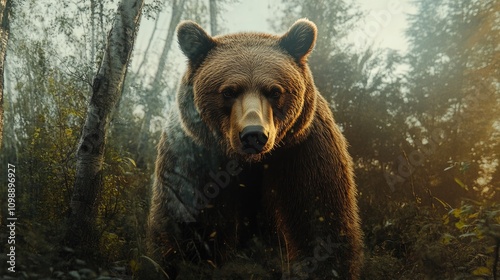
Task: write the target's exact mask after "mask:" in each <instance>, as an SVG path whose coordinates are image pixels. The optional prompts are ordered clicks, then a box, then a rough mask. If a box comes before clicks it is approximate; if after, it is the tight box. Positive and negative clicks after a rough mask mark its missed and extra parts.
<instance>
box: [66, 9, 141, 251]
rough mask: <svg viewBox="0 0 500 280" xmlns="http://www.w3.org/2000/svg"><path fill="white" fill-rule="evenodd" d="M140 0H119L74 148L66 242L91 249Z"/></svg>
mask: <svg viewBox="0 0 500 280" xmlns="http://www.w3.org/2000/svg"><path fill="white" fill-rule="evenodd" d="M143 5H144V0H122V1H121V3H120V5H119V7H118V13H117V14H116V16H115V19H114V22H113V26H112V28H111V30H110V32H109V34H108V39H107V46H106V50H105V53H104V58H103V60H102V64H101V66H100V68H99V70H98V73H97V74H96V75H95V77H94V82H93V86H92V97H91V99H90V103H89V106H88V111H87V119H86V121H85V125H84V127H83V132H82V137H81V139H80V143H79V146H78V150H77V162H76V178H75V187H74V190H73V197H72V200H71V204H70V208H71V215H70V218H69V223H68V225H69V228H68V233H67V236H66V237H67V238H66V240H67V242H68V244H69V245H73V246H77V247H79V248H80V249H83V251H86V252H92V249H93V247H94V246H95V245H96V244H98V242H96V241H97V234H96V229H95V217H96V210H97V205H98V204H97V201H98V194H99V192H100V190H101V188H102V165H103V161H104V146H105V139H106V134H107V130H108V125H109V123H110V120H111V117H112V114H113V111H114V109H115V107H116V104H117V103H118V101H119V100H120V97H121V92H122V86H123V82H124V80H125V75H126V73H127V66H128V63H129V60H130V57H131V54H132V49H133V46H134V41H135V38H136V35H137V30H138V25H139V21H140V17H141V12H142V7H143Z"/></svg>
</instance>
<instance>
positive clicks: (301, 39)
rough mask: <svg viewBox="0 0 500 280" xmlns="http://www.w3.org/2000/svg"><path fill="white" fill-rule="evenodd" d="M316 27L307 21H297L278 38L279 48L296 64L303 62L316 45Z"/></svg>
mask: <svg viewBox="0 0 500 280" xmlns="http://www.w3.org/2000/svg"><path fill="white" fill-rule="evenodd" d="M316 34H317V28H316V25H315V24H314V23H313V22H312V21H309V20H307V19H299V20H297V21H296V22H295V23H294V24H293V25H292V27H290V30H288V32H287V33H285V34H284V35H283V36H281V38H280V42H279V44H280V46H281V47H282V48H283V49H285V50H286V51H287V52H288V53H289V54H290V55H291V56H293V57H294V58H295V59H296V60H297V62H299V63H302V62H305V60H306V58H307V56H308V55H309V54H310V53H311V51H312V49H313V47H314V44H315V43H316Z"/></svg>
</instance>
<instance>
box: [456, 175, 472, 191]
mask: <svg viewBox="0 0 500 280" xmlns="http://www.w3.org/2000/svg"><path fill="white" fill-rule="evenodd" d="M455 182H456V183H457V184H458V185H459V186H460V187H462V188H463V189H465V190H466V191H468V190H469V187H467V185H466V184H465V183H464V182H462V181H460V179H458V178H455Z"/></svg>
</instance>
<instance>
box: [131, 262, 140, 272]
mask: <svg viewBox="0 0 500 280" xmlns="http://www.w3.org/2000/svg"><path fill="white" fill-rule="evenodd" d="M130 269H131V270H132V272H137V270H139V263H138V262H137V261H136V260H130Z"/></svg>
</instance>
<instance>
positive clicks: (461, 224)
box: [455, 221, 467, 229]
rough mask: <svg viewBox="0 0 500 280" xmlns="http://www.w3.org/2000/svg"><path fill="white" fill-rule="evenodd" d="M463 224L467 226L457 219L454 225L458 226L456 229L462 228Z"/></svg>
mask: <svg viewBox="0 0 500 280" xmlns="http://www.w3.org/2000/svg"><path fill="white" fill-rule="evenodd" d="M465 226H467V225H466V224H464V222H462V221H458V222H456V223H455V227H456V228H458V229H462V228H464V227H465Z"/></svg>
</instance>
